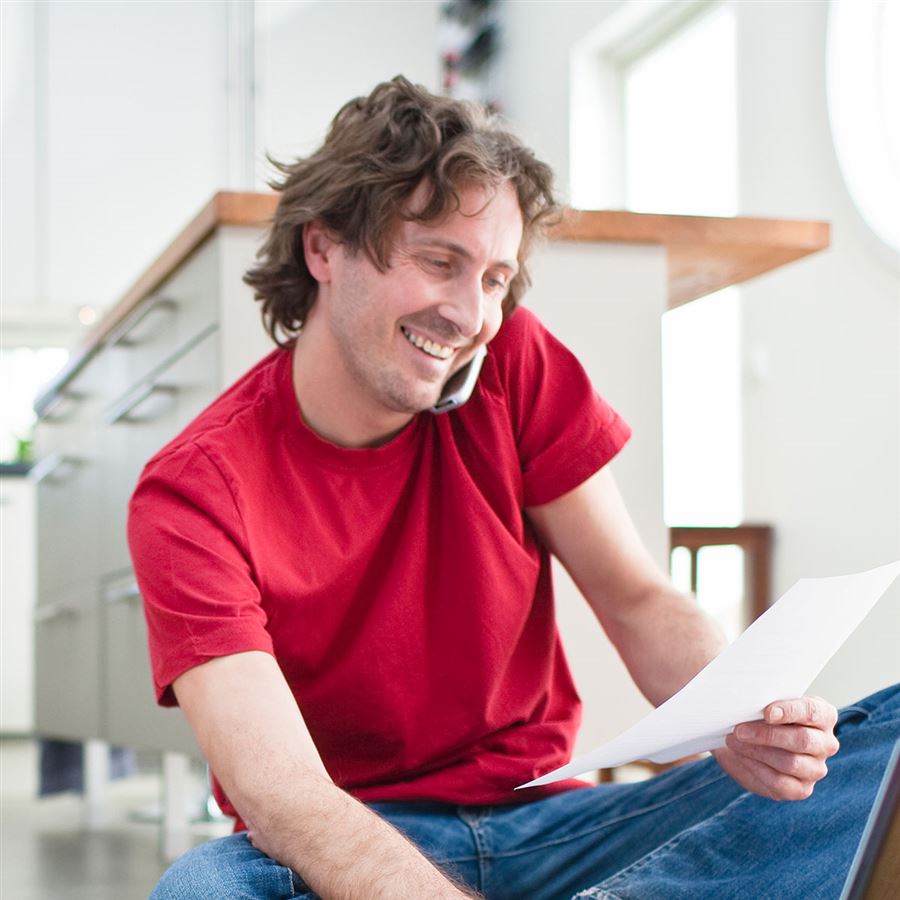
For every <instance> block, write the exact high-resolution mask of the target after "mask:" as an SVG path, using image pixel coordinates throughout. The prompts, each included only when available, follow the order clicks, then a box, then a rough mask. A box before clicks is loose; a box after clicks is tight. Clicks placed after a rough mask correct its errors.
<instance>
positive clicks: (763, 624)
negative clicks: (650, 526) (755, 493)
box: [517, 560, 900, 790]
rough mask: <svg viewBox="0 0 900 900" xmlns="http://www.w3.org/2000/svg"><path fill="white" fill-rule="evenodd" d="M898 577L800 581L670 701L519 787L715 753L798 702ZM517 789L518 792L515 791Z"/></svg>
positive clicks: (898, 568) (890, 572)
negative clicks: (751, 725)
mask: <svg viewBox="0 0 900 900" xmlns="http://www.w3.org/2000/svg"><path fill="white" fill-rule="evenodd" d="M898 575H900V560H898V561H897V562H894V563H889V564H888V565H886V566H880V567H879V568H877V569H871V570H869V571H868V572H861V573H859V574H857V575H838V576H835V577H833V578H801V579H800V581H798V582H797V583H796V584H795V585H794V586H793V587H792V588H791V589H790V590H789V591H787V593H785V594H784V595H783V596H782V597H781V598H780V599H779V600H778V602H777V603H775V604H773V605H772V606H771V607H770V608H769V609H768V610H766V612H765V613H763V615H761V616H760V617H759V618H758V619H757V620H756V621H755V622H753V624H752V625H750V627H749V628H748V629H747V630H746V631H745V632H744V633H743V634H742V635H741V636H740V637H739V638H738V639H737V640H736V641H735V642H734V643H733V644H731V645H730V646H728V647H726V648H725V650H723V651H722V653H720V654H719V655H718V656H717V657H716V658H715V659H714V660H713V661H712V662H710V663H709V664H708V665H707V666H706V667H705V668H704V669H702V670H701V671H700V672H699V673H698V674H697V675H696V676H695V677H694V678H693V679H692V680H691V681H689V682H688V683H687V684H686V685H685V686H684V687H683V688H682V689H681V690H680V691H679V692H678V693H677V694H675V695H674V696H672V697H670V698H669V699H668V700H667V701H666V702H665V703H663V704H662V705H661V706H659V707H658V708H657V709H654V710H653V711H652V712H651V713H649V714H648V715H647V716H645V717H644V718H643V719H641V720H640V721H639V722H638V723H637V724H636V725H634V726H632V727H631V728H629V729H628V730H627V731H625V732H623V733H622V734H620V735H619V736H618V737H617V738H614V739H613V740H611V741H608V742H607V743H605V744H603V745H602V746H600V747H598V748H597V749H596V750H593V751H592V752H591V753H587V754H585V755H584V756H580V757H578V758H577V759H575V760H573V761H572V762H570V763H569V764H568V765H565V766H562V767H561V768H559V769H554V770H553V771H552V772H548V773H547V774H546V775H542V776H541V777H540V778H536V779H535V780H534V781H529V782H528V783H527V784H522V785H519V787H520V788H526V787H533V786H535V785H539V784H550V783H551V782H554V781H560V780H562V779H563V778H573V777H575V776H576V775H581V774H583V773H584V772H588V771H590V770H591V769H600V768H608V767H610V766H620V765H623V764H624V763H628V762H632V761H633V760H636V759H649V760H651V761H652V762H658V763H663V762H671V761H672V760H676V759H681V758H682V757H684V756H689V755H690V754H692V753H700V752H701V751H704V750H715V749H716V748H717V747H722V746H724V744H725V736H726V735H727V734H729V733H730V732H731V731H732V730H733V729H734V726H735V725H737V724H739V723H740V722H750V721H753V720H755V719H761V718H762V711H763V709H764V708H765V707H766V706H768V705H769V704H770V703H772V702H773V701H775V700H789V699H791V698H794V697H802V696H803V694H804V693H805V691H806V690H807V689H808V688H809V686H810V684H812V682H813V680H814V679H815V677H816V676H817V675H818V674H819V672H821V671H822V669H823V668H824V667H825V663H827V662H828V660H829V659H831V657H832V656H833V655H834V653H835V651H836V650H837V649H838V648H839V647H840V646H841V644H843V643H844V641H846V640H847V638H848V637H850V635H851V634H852V633H853V631H854V630H855V629H856V627H857V626H858V625H859V623H860V622H862V620H863V619H864V618H865V616H866V615H867V614H868V612H869V611H870V610H871V609H872V607H873V606H874V605H875V604H876V602H877V601H878V599H879V598H880V597H881V596H882V594H884V592H885V591H886V590H887V589H888V588H889V587H890V585H891V583H892V582H893V581H894V579H895V578H896V577H897V576H898ZM517 790H518V788H517Z"/></svg>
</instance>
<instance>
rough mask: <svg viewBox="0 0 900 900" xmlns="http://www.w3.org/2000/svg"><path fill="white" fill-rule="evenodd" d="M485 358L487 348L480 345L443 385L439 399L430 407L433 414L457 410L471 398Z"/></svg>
mask: <svg viewBox="0 0 900 900" xmlns="http://www.w3.org/2000/svg"><path fill="white" fill-rule="evenodd" d="M486 356H487V347H485V346H484V344H482V345H481V346H480V347H479V348H478V349H477V350H476V351H475V355H474V356H473V357H472V358H471V359H470V360H469V361H468V362H467V363H466V364H465V365H464V366H463V367H462V368H461V369H460V370H459V371H458V372H454V373H453V375H452V376H451V378H450V380H449V381H448V382H447V383H446V384H445V385H444V390H443V392H442V393H441V399H440V400H438V402H437V403H436V404H435V405H434V406H432V407H431V411H432V412H433V413H445V412H450V410H451V409H458V408H459V407H460V406H462V405H463V403H465V402H466V400H468V399H469V397H471V396H472V391H474V390H475V384H476V382H477V381H478V375H479V373H480V372H481V365H482V363H483V362H484V358H485V357H486Z"/></svg>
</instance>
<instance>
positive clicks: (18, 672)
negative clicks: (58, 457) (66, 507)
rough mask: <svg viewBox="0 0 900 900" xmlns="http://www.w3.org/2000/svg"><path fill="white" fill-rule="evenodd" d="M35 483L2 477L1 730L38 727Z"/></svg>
mask: <svg viewBox="0 0 900 900" xmlns="http://www.w3.org/2000/svg"><path fill="white" fill-rule="evenodd" d="M34 546H35V526H34V486H33V485H32V484H31V482H30V481H29V480H28V479H27V478H24V477H22V475H21V474H15V475H14V474H4V475H3V477H2V478H0V560H2V562H3V565H2V566H0V604H2V615H0V623H2V627H0V733H3V734H25V733H28V732H30V731H31V730H32V729H33V728H34V683H33V682H34V676H33V671H34V635H33V632H32V619H33V617H34V602H35V562H34V556H35V554H34Z"/></svg>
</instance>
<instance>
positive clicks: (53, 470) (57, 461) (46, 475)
mask: <svg viewBox="0 0 900 900" xmlns="http://www.w3.org/2000/svg"><path fill="white" fill-rule="evenodd" d="M81 463H82V460H80V459H78V458H77V457H75V456H67V455H66V454H65V453H51V454H50V456H45V457H44V458H43V459H42V460H41V461H40V462H38V463H37V464H35V465H34V466H33V467H32V469H31V471H30V472H29V473H28V477H29V479H30V480H31V481H32V482H33V483H34V484H41V483H42V482H44V481H48V482H51V483H53V484H59V483H61V482H63V481H65V478H64V477H63V478H60V477H58V476H57V477H56V478H54V477H53V476H54V475H56V474H57V473H58V472H60V470H61V469H65V467H66V466H69V467H70V472H69V474H70V475H71V474H72V473H73V472H75V471H76V470H77V469H78V467H79V466H80V465H81Z"/></svg>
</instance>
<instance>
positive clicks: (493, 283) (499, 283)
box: [484, 278, 509, 292]
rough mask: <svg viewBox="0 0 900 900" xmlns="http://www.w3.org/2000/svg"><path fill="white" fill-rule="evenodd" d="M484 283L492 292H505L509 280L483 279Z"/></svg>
mask: <svg viewBox="0 0 900 900" xmlns="http://www.w3.org/2000/svg"><path fill="white" fill-rule="evenodd" d="M484 283H485V285H486V286H487V287H488V289H489V290H491V291H494V292H497V291H505V290H506V289H507V288H508V287H509V280H508V279H506V278H485V280H484Z"/></svg>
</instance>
